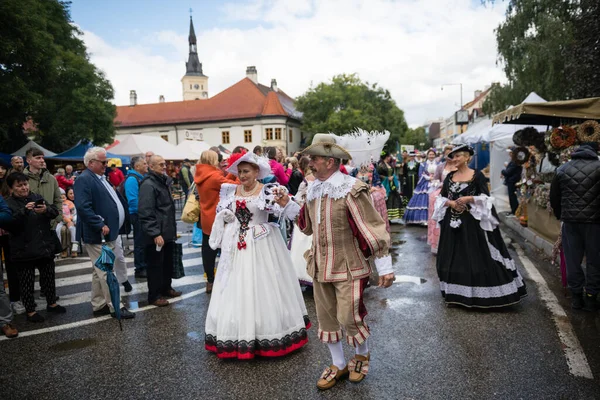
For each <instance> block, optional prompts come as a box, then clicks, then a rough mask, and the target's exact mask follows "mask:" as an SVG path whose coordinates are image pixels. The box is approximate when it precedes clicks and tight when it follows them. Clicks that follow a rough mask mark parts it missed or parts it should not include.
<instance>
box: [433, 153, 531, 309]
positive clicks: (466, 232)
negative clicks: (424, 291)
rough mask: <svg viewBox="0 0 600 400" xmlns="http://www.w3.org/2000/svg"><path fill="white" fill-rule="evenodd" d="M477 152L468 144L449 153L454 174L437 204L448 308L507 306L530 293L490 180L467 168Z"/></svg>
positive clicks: (441, 269) (443, 287) (440, 272)
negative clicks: (506, 240) (500, 217)
mask: <svg viewBox="0 0 600 400" xmlns="http://www.w3.org/2000/svg"><path fill="white" fill-rule="evenodd" d="M473 154H474V151H473V148H472V147H471V146H469V145H462V146H458V147H456V148H455V149H454V150H452V152H450V153H449V154H448V158H449V159H451V160H453V161H454V163H455V165H456V171H454V172H450V173H449V174H448V176H446V179H445V180H444V185H443V186H442V191H441V193H440V195H439V196H438V197H437V199H436V201H435V207H434V213H433V219H434V220H435V221H437V222H438V223H439V224H440V226H441V232H440V242H439V247H438V258H437V273H438V276H439V278H440V289H441V291H442V297H443V298H444V300H445V302H446V304H458V305H461V306H464V307H478V308H492V307H505V306H509V305H512V304H516V303H518V302H519V301H521V298H522V297H524V296H526V295H527V290H526V288H525V282H524V281H523V278H522V276H521V275H520V274H519V271H518V270H517V268H516V265H515V262H514V261H513V260H512V259H511V257H510V254H509V253H508V250H507V249H506V245H505V244H504V240H503V239H502V235H501V234H500V229H499V227H498V226H499V225H500V223H499V222H498V214H497V213H496V209H495V208H494V205H493V203H492V201H493V199H492V198H491V197H490V193H489V191H488V188H487V182H486V179H485V177H484V176H483V174H482V173H481V172H479V171H474V170H472V169H470V168H469V167H468V164H469V161H470V159H471V157H472V156H473Z"/></svg>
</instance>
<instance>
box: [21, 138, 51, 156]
mask: <svg viewBox="0 0 600 400" xmlns="http://www.w3.org/2000/svg"><path fill="white" fill-rule="evenodd" d="M32 148H33V149H39V150H41V151H42V152H43V153H44V157H52V156H55V155H56V153H55V152H53V151H50V150H48V149H46V148H43V147H42V146H40V145H39V144H37V143H36V142H34V141H33V140H30V141H28V142H27V144H26V145H25V146H23V147H21V148H20V149H19V150H17V151H15V152H14V153H12V155H13V156H21V157H25V153H27V150H29V149H32Z"/></svg>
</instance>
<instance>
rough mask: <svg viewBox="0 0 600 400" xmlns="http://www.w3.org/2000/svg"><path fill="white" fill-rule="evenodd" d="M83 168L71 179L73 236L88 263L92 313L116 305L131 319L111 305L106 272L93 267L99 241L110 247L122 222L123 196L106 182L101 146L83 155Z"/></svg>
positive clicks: (102, 312) (130, 315) (111, 311)
mask: <svg viewBox="0 0 600 400" xmlns="http://www.w3.org/2000/svg"><path fill="white" fill-rule="evenodd" d="M83 161H84V164H85V165H86V166H87V169H86V170H84V171H83V172H82V173H81V175H80V176H79V177H78V178H77V179H76V180H75V185H74V186H75V207H76V208H77V239H78V240H81V241H83V245H84V247H85V250H86V251H87V253H88V255H89V256H90V261H91V263H92V308H93V311H94V315H96V316H98V315H106V314H111V315H113V317H114V316H115V313H114V307H120V309H121V318H123V319H130V318H134V317H135V314H134V313H132V312H131V311H129V310H127V308H125V307H124V306H123V305H122V304H121V303H119V304H112V302H111V297H110V291H109V289H108V284H107V283H106V272H105V271H102V270H101V269H100V268H97V267H96V266H95V262H96V260H97V259H98V257H99V256H100V253H101V251H102V242H103V240H105V241H106V245H107V246H108V247H110V248H111V249H114V248H115V241H116V240H117V238H118V237H119V229H120V228H121V226H122V225H123V224H124V223H125V218H126V214H125V207H124V201H125V200H124V199H123V198H122V197H121V195H120V194H119V193H118V192H117V191H115V190H114V189H113V188H112V186H111V185H110V183H109V182H108V181H107V179H106V176H105V175H104V172H105V171H106V164H107V163H108V160H107V159H106V150H105V149H103V148H102V147H92V148H90V149H88V151H87V152H86V153H85V156H84V158H83Z"/></svg>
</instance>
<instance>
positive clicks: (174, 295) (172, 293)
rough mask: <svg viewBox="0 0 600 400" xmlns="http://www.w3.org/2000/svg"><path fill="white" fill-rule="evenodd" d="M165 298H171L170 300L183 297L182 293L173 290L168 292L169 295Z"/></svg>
mask: <svg viewBox="0 0 600 400" xmlns="http://www.w3.org/2000/svg"><path fill="white" fill-rule="evenodd" d="M165 296H167V297H170V298H173V297H179V296H181V292H178V291H176V290H175V289H171V290H169V291H168V292H167V294H166V295H165Z"/></svg>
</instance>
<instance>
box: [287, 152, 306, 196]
mask: <svg viewBox="0 0 600 400" xmlns="http://www.w3.org/2000/svg"><path fill="white" fill-rule="evenodd" d="M289 162H290V164H289V166H290V167H291V168H292V175H291V176H290V180H289V182H288V186H289V188H290V193H291V194H292V196H295V195H296V193H298V188H299V187H300V184H301V183H302V181H303V180H304V174H302V171H301V170H300V165H299V164H298V159H297V158H296V157H290V159H289Z"/></svg>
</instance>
